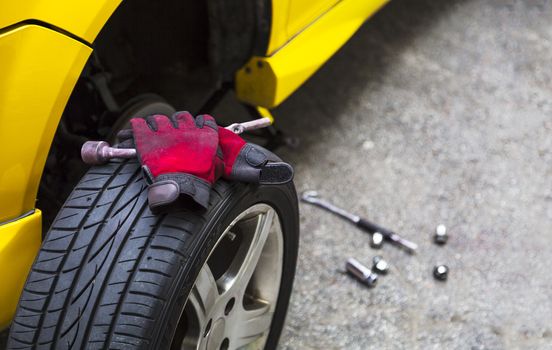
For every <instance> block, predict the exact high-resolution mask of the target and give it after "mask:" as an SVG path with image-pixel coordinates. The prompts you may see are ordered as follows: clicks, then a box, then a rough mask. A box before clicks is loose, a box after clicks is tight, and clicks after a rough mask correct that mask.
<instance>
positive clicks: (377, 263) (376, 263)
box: [372, 255, 389, 275]
mask: <svg viewBox="0 0 552 350" xmlns="http://www.w3.org/2000/svg"><path fill="white" fill-rule="evenodd" d="M372 270H373V271H375V272H376V273H379V274H382V275H385V274H386V273H387V271H389V264H388V263H387V261H385V260H384V259H383V258H382V257H381V256H379V255H377V256H374V258H373V259H372Z"/></svg>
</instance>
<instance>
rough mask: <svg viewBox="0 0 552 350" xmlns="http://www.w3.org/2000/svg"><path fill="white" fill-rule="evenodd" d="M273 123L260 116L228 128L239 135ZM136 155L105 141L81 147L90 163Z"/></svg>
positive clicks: (129, 149)
mask: <svg viewBox="0 0 552 350" xmlns="http://www.w3.org/2000/svg"><path fill="white" fill-rule="evenodd" d="M271 124H272V122H271V120H270V119H269V118H259V119H255V120H251V121H249V122H244V123H234V124H230V125H228V126H227V127H226V129H228V130H230V131H232V132H233V133H235V134H238V135H239V134H241V133H243V132H244V131H248V130H255V129H261V128H265V127H267V126H269V125H271ZM135 157H136V150H135V149H134V148H115V147H111V146H110V145H109V143H107V142H105V141H86V142H85V143H84V144H83V145H82V148H81V158H82V160H83V161H84V162H85V163H86V164H90V165H99V164H105V163H107V162H108V161H109V160H110V159H113V158H124V159H132V158H135Z"/></svg>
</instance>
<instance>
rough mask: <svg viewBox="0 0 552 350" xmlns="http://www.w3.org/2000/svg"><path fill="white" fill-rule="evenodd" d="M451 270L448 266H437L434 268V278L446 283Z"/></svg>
mask: <svg viewBox="0 0 552 350" xmlns="http://www.w3.org/2000/svg"><path fill="white" fill-rule="evenodd" d="M448 273H449V268H448V266H447V265H437V266H435V267H434V268H433V277H435V279H436V280H439V281H446V280H447V278H448Z"/></svg>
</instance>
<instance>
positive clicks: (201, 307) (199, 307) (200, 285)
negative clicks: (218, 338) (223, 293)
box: [189, 264, 219, 327]
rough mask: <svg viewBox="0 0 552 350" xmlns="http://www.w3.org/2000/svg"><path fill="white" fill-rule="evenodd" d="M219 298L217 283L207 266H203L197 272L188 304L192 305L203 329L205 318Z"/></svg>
mask: <svg viewBox="0 0 552 350" xmlns="http://www.w3.org/2000/svg"><path fill="white" fill-rule="evenodd" d="M218 298H219V293H218V288H217V283H216V282H215V279H214V277H213V273H212V272H211V269H210V268H209V265H207V264H205V265H203V268H202V269H201V270H200V271H199V275H198V277H197V280H196V283H195V285H194V287H193V288H192V292H191V293H190V297H189V302H191V303H192V306H193V307H194V309H195V311H196V314H197V317H198V319H199V322H200V325H201V326H202V327H203V326H204V325H205V323H206V322H207V317H208V315H209V313H210V312H211V310H212V309H213V307H214V306H215V304H216V303H217V300H218Z"/></svg>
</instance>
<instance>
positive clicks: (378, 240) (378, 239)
mask: <svg viewBox="0 0 552 350" xmlns="http://www.w3.org/2000/svg"><path fill="white" fill-rule="evenodd" d="M383 240H384V237H383V235H382V234H381V233H379V232H374V233H372V238H371V239H370V247H372V248H374V249H380V248H381V247H382V246H383Z"/></svg>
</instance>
